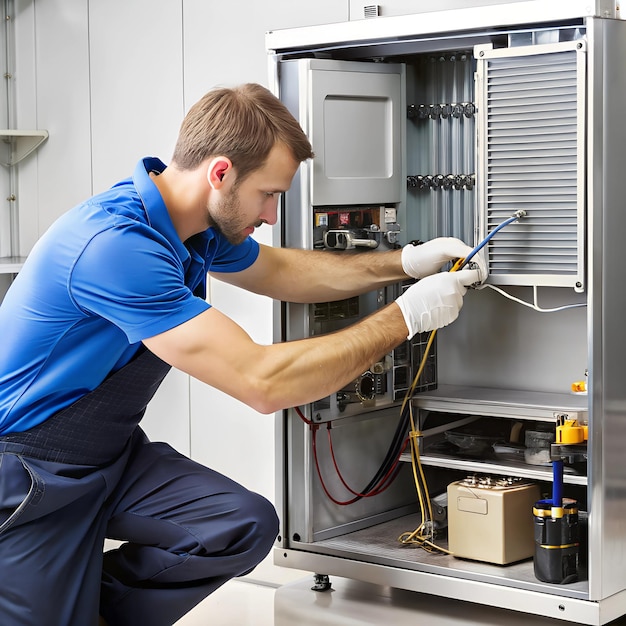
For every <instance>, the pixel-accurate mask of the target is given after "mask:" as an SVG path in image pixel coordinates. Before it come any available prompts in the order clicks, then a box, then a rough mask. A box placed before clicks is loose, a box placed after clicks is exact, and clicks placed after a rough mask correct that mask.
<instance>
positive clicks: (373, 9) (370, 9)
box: [363, 4, 380, 17]
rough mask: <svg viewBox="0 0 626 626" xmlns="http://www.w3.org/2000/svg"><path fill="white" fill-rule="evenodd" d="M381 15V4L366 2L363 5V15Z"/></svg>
mask: <svg viewBox="0 0 626 626" xmlns="http://www.w3.org/2000/svg"><path fill="white" fill-rule="evenodd" d="M379 15H380V5H378V4H366V5H365V6H364V7H363V17H378V16H379Z"/></svg>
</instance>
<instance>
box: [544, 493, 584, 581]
mask: <svg viewBox="0 0 626 626" xmlns="http://www.w3.org/2000/svg"><path fill="white" fill-rule="evenodd" d="M533 518H534V528H535V558H534V569H535V576H536V577H537V578H538V579H539V580H541V581H543V582H546V583H557V584H566V583H571V582H574V581H576V580H578V567H577V562H578V548H579V528H578V505H577V502H576V501H575V500H569V499H564V500H563V504H562V506H560V507H559V506H554V505H553V503H552V502H551V501H549V500H540V501H539V502H535V506H534V508H533Z"/></svg>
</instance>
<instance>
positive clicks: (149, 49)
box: [89, 0, 189, 454]
mask: <svg viewBox="0 0 626 626" xmlns="http://www.w3.org/2000/svg"><path fill="white" fill-rule="evenodd" d="M157 5H158V10H155V8H156V7H157ZM89 68H90V87H91V134H92V165H93V173H92V176H93V188H94V193H97V192H99V191H102V190H104V189H106V188H108V187H110V186H111V185H112V184H114V183H116V182H117V181H119V180H121V179H123V178H127V177H128V176H130V175H131V174H132V172H133V170H134V168H135V165H136V163H137V161H138V160H139V159H141V158H142V157H144V156H158V157H160V158H161V159H163V161H164V162H165V163H167V162H168V161H169V159H170V156H171V154H172V151H173V149H174V143H175V141H176V136H177V134H178V127H179V125H180V122H181V120H182V118H183V115H184V106H183V32H182V3H181V1H180V0H179V1H176V2H174V1H167V2H164V1H160V2H154V0H133V2H127V1H125V0H107V2H101V1H98V0H91V1H90V2H89ZM142 427H143V428H144V429H145V430H146V432H147V433H148V436H149V437H150V438H151V439H153V440H165V441H167V442H168V443H170V444H171V445H173V446H174V447H175V448H176V449H177V450H179V451H180V452H182V453H184V454H189V376H187V375H186V374H183V373H182V372H180V371H177V370H172V371H171V372H170V373H169V374H168V376H167V378H166V379H165V382H164V383H163V384H162V385H161V387H160V388H159V390H158V392H157V394H156V396H155V397H154V399H153V400H152V402H151V403H150V405H149V406H148V410H147V412H146V415H145V417H144V419H143V422H142Z"/></svg>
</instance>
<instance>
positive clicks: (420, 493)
mask: <svg viewBox="0 0 626 626" xmlns="http://www.w3.org/2000/svg"><path fill="white" fill-rule="evenodd" d="M463 261H464V259H458V260H457V261H456V263H455V264H454V265H453V266H452V268H451V269H450V271H451V272H456V271H457V270H458V269H459V268H460V267H461V265H462V264H463ZM436 334H437V329H434V330H432V331H430V336H429V337H428V341H427V342H426V348H425V349H424V355H423V357H422V360H421V362H420V365H419V368H418V370H417V373H416V374H415V377H414V378H413V382H412V383H411V386H410V388H409V389H408V390H407V392H406V394H405V396H404V400H403V402H402V408H401V414H402V413H403V412H404V410H405V408H406V405H407V403H408V402H410V401H411V399H412V398H413V395H414V393H415V388H416V387H417V382H418V380H419V379H420V377H421V375H422V372H423V371H424V368H425V367H426V361H427V360H428V354H429V352H430V349H431V347H432V345H433V342H434V340H435V335H436ZM409 419H410V421H411V430H410V432H409V441H410V444H411V468H412V471H413V481H414V483H415V488H416V490H417V497H418V500H419V505H420V514H421V516H422V523H421V524H420V525H419V526H418V527H417V528H416V529H415V530H414V531H412V532H405V533H402V534H401V535H400V536H399V537H398V541H399V542H400V543H403V544H416V545H419V546H420V547H421V548H422V549H424V550H426V551H427V552H443V553H445V554H451V552H450V551H448V550H446V549H445V548H442V547H441V546H438V545H436V544H435V543H434V542H433V541H431V539H429V537H430V538H432V537H433V534H434V526H433V524H434V520H433V511H432V504H431V502H430V496H429V493H428V486H427V484H426V477H425V475H424V470H423V467H422V463H421V461H420V453H419V442H418V439H419V438H420V437H421V436H422V433H421V432H420V431H418V430H417V429H416V428H415V420H414V419H413V405H412V404H409ZM418 473H419V476H418ZM420 479H421V480H420ZM422 486H423V487H422ZM424 502H426V506H427V508H428V518H427V519H429V520H430V523H431V532H430V533H428V531H427V532H426V534H424V529H425V527H426V525H425V524H424V519H425V515H424V512H425V510H424V509H425V506H424Z"/></svg>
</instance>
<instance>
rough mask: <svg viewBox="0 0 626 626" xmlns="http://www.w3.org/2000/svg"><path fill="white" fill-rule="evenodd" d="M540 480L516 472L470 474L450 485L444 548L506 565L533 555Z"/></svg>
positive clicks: (454, 552)
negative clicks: (496, 475)
mask: <svg viewBox="0 0 626 626" xmlns="http://www.w3.org/2000/svg"><path fill="white" fill-rule="evenodd" d="M540 497H541V496H540V491H539V487H538V485H535V484H533V483H532V482H529V481H526V480H523V479H520V478H494V477H490V476H480V477H477V476H470V477H468V478H466V479H464V480H459V481H456V482H454V483H451V484H449V485H448V549H449V550H450V552H451V553H452V554H453V555H454V556H456V557H460V558H464V559H473V560H475V561H486V562H488V563H497V564H500V565H504V564H507V563H513V562H515V561H521V560H522V559H527V558H530V557H532V556H533V555H534V551H535V540H534V528H533V505H534V504H535V502H537V500H539V499H540Z"/></svg>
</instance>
